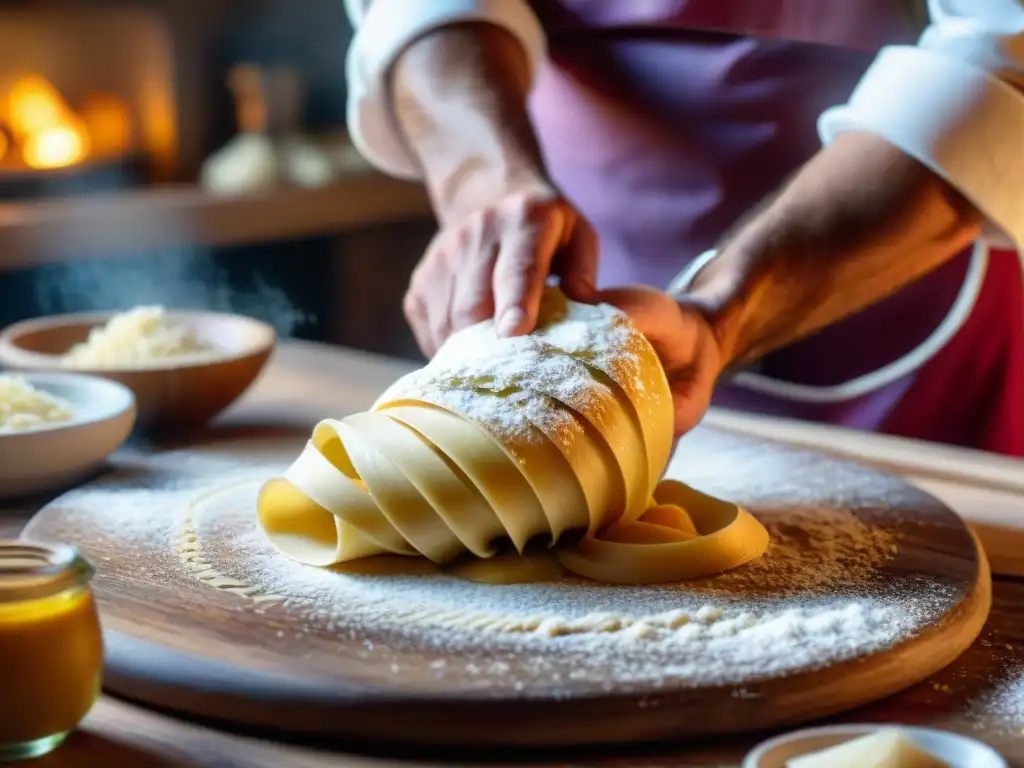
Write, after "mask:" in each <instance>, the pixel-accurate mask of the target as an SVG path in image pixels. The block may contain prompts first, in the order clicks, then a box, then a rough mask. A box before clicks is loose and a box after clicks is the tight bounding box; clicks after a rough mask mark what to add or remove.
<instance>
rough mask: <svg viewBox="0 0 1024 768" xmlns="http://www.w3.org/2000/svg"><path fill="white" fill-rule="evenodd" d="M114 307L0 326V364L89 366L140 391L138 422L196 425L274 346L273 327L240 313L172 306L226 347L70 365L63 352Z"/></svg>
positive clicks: (228, 398)
mask: <svg viewBox="0 0 1024 768" xmlns="http://www.w3.org/2000/svg"><path fill="white" fill-rule="evenodd" d="M115 314H117V313H115V312H95V313H82V314H69V315H53V316H50V317H42V318H37V319H34V320H26V321H24V322H21V323H16V324H15V325H12V326H10V327H8V328H7V329H6V330H4V332H3V333H0V366H4V367H7V368H11V369H15V370H24V371H64V372H68V371H70V372H73V373H83V374H90V375H94V376H100V377H102V378H106V379H111V380H113V381H117V382H119V383H121V384H124V385H125V386H126V387H128V388H129V389H130V390H131V391H132V392H133V393H134V394H135V402H136V411H137V417H136V422H135V423H136V429H137V430H139V431H143V432H150V433H153V432H168V431H173V432H177V431H181V430H187V429H194V428H196V427H199V426H202V425H203V424H205V423H206V422H208V421H209V420H210V419H212V418H213V417H214V416H216V415H217V414H219V413H220V412H221V411H223V410H224V409H225V408H227V407H228V406H229V405H231V403H232V402H234V401H235V400H236V399H237V398H238V396H239V395H241V394H242V393H243V392H245V390H246V389H248V387H249V385H250V384H252V383H253V381H255V379H256V377H257V376H258V375H259V373H260V371H261V370H262V369H263V366H264V365H265V364H266V362H267V360H268V359H269V357H270V353H271V351H273V348H274V343H275V341H276V333H275V332H274V329H273V328H272V327H271V326H269V325H267V324H266V323H262V322H260V321H258V320H253V319H252V318H249V317H244V316H242V315H232V314H223V313H218V312H198V311H197V312H191V311H169V312H168V315H169V317H170V318H171V319H172V320H173V321H175V322H176V323H181V324H183V325H186V326H188V327H189V328H191V329H192V330H193V332H194V333H195V334H196V335H197V336H198V337H199V338H200V339H202V340H203V341H206V342H209V343H210V344H213V345H215V346H216V347H217V349H218V350H221V353H220V354H217V355H216V356H215V357H210V358H204V359H201V360H186V361H175V360H173V359H168V360H166V361H159V362H158V363H157V364H155V365H147V366H146V367H139V368H79V367H74V368H69V367H67V366H65V365H64V364H63V362H62V356H63V355H64V354H65V353H66V352H67V351H68V350H69V349H70V348H71V347H72V346H74V345H75V344H78V343H79V342H82V341H85V340H86V338H88V336H89V332H90V331H91V330H92V329H93V328H95V327H97V326H102V325H104V324H105V323H106V322H107V321H108V320H109V319H110V318H111V317H113V316H114V315H115Z"/></svg>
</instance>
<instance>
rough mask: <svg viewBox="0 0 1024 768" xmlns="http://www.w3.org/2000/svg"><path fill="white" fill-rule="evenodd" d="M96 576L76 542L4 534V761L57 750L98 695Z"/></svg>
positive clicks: (0, 551)
mask: <svg viewBox="0 0 1024 768" xmlns="http://www.w3.org/2000/svg"><path fill="white" fill-rule="evenodd" d="M92 574H93V569H92V566H91V565H89V563H88V562H86V560H85V559H84V558H82V557H81V556H80V555H79V554H78V551H77V550H76V549H75V548H74V547H70V546H65V545H50V544H42V543H39V542H34V541H22V540H3V539H0V762H8V761H14V760H24V759H27V758H31V757H38V756H40V755H44V754H46V753H47V752H50V751H52V750H53V749H55V748H56V747H57V746H59V745H60V743H61V742H62V741H64V739H65V738H66V737H67V735H68V734H69V733H70V732H71V731H72V730H74V728H75V727H76V726H77V725H78V724H79V723H80V722H81V721H82V719H83V718H84V717H85V716H86V714H87V713H88V712H89V710H90V709H91V708H92V705H93V703H94V702H95V701H96V699H97V697H98V696H99V692H100V681H101V678H102V673H103V639H102V634H101V632H100V622H99V616H98V614H97V612H96V603H95V601H94V600H93V596H92V592H91V591H90V589H89V580H90V579H91V578H92Z"/></svg>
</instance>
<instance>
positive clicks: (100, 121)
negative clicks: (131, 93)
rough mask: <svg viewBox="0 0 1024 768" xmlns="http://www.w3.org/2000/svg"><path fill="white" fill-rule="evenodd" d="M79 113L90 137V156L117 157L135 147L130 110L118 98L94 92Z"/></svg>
mask: <svg viewBox="0 0 1024 768" xmlns="http://www.w3.org/2000/svg"><path fill="white" fill-rule="evenodd" d="M80 114H81V116H82V121H83V122H84V123H85V126H86V129H87V133H88V135H89V145H90V154H92V155H94V156H97V157H116V156H118V155H123V154H125V153H126V152H127V151H128V150H129V149H130V148H131V145H132V123H131V119H130V118H129V116H128V107H127V106H126V105H125V103H124V102H123V101H121V100H120V99H119V98H117V97H116V96H112V95H110V94H107V93H94V94H91V95H89V96H88V97H86V99H85V102H84V103H83V104H82V107H81V110H80Z"/></svg>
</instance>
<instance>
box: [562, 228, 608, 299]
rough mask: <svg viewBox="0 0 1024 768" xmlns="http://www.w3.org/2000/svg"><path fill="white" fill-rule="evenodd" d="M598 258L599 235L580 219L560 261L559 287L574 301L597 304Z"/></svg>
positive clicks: (563, 248) (565, 245)
mask: <svg viewBox="0 0 1024 768" xmlns="http://www.w3.org/2000/svg"><path fill="white" fill-rule="evenodd" d="M597 254H598V241H597V233H596V232H595V231H594V228H593V227H591V226H590V224H589V223H588V222H587V221H585V220H584V219H581V218H578V217H577V218H576V222H575V225H574V226H573V227H572V229H571V231H570V232H569V238H568V241H567V242H566V243H565V244H564V245H563V246H562V248H561V250H560V251H559V253H558V256H557V257H556V258H557V260H558V262H559V266H558V276H559V278H560V279H559V286H560V287H561V289H562V292H563V293H564V294H565V295H566V296H568V297H569V298H570V299H572V300H573V301H580V302H583V303H586V304H592V303H594V302H596V301H597V299H598V292H597Z"/></svg>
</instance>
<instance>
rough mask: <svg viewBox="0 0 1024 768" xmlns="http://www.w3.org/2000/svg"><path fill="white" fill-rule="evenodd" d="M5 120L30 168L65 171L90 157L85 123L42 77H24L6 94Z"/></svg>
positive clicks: (23, 158) (23, 159)
mask: <svg viewBox="0 0 1024 768" xmlns="http://www.w3.org/2000/svg"><path fill="white" fill-rule="evenodd" d="M5 117H6V119H7V123H8V124H9V125H10V128H11V134H12V137H13V139H14V143H15V146H17V147H18V149H19V150H20V154H21V160H22V162H23V163H24V164H25V165H26V166H28V167H29V168H33V169H37V170H44V169H54V168H65V167H67V166H69V165H75V164H76V163H80V162H82V161H83V160H84V159H85V158H86V157H87V156H88V155H89V151H90V138H89V132H88V130H87V128H86V125H85V123H84V122H83V121H82V119H81V118H79V117H78V116H77V115H76V114H75V113H74V112H73V111H72V110H71V108H70V107H69V106H68V105H67V104H66V103H65V101H64V99H63V97H62V96H61V95H60V92H59V91H58V90H57V89H56V88H55V87H54V86H53V84H52V83H50V81H49V80H47V79H46V78H45V77H42V76H40V75H27V76H25V77H22V78H20V79H19V80H18V81H17V82H15V84H14V86H13V87H12V88H11V90H10V91H9V92H8V94H7V113H6V115H5Z"/></svg>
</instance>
